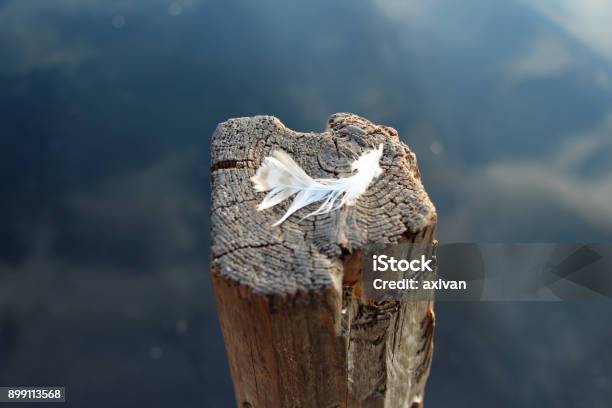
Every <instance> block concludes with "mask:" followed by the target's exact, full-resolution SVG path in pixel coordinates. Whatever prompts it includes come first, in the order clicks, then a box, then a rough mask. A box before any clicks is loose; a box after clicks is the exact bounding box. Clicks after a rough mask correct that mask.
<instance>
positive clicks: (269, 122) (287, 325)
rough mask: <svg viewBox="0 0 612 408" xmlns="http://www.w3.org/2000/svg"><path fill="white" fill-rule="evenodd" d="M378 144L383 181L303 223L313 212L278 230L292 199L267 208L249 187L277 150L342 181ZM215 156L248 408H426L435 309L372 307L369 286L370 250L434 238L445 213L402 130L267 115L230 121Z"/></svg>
mask: <svg viewBox="0 0 612 408" xmlns="http://www.w3.org/2000/svg"><path fill="white" fill-rule="evenodd" d="M379 143H384V150H383V157H382V159H381V162H380V165H381V167H382V169H383V171H384V172H383V174H382V175H381V176H380V177H378V178H377V179H376V180H375V181H374V182H373V183H372V184H371V185H370V186H369V188H368V189H367V191H366V192H365V193H364V194H363V195H362V196H361V197H360V198H359V200H358V201H357V203H356V205H354V206H348V207H347V206H345V207H343V208H342V209H340V210H337V211H333V212H331V213H327V214H322V215H318V216H315V217H312V218H305V219H302V217H304V216H305V215H306V214H308V213H309V212H310V211H312V210H313V209H314V208H316V204H314V205H313V206H311V207H309V208H306V209H302V210H300V211H298V212H297V213H296V214H294V215H292V216H291V217H289V218H288V219H287V220H286V221H285V222H283V223H282V224H280V225H279V226H272V225H273V224H274V223H275V221H276V220H278V219H279V218H280V217H281V216H282V215H283V213H284V212H285V210H286V208H287V206H288V205H289V204H290V202H291V200H288V201H287V202H286V203H282V204H280V205H278V206H276V207H273V208H270V209H267V210H265V211H257V204H258V203H259V202H260V201H261V199H262V198H263V196H264V195H265V194H264V193H257V192H255V190H254V189H253V184H252V183H251V181H250V178H251V177H252V176H253V175H254V174H255V172H256V170H257V168H258V167H259V166H260V165H261V162H262V160H263V159H264V158H265V157H267V156H269V155H270V154H271V153H272V152H273V151H274V150H283V151H285V152H286V153H287V154H288V155H290V156H291V157H292V158H293V159H294V160H295V161H296V162H297V163H298V164H299V165H300V166H301V167H302V168H303V169H304V170H305V171H306V173H307V174H309V175H310V176H312V177H316V178H339V177H347V176H350V175H351V172H352V171H351V163H352V162H353V161H354V160H355V158H356V157H358V156H359V155H360V154H362V153H363V152H365V151H367V150H369V149H371V148H372V147H373V146H377V145H378V144H379ZM211 152H212V162H211V166H212V167H211V183H212V207H211V217H212V219H211V240H212V249H211V273H212V279H213V287H214V291H215V301H216V305H217V311H218V315H219V320H220V323H221V328H222V331H223V335H224V338H225V345H226V349H227V354H228V359H229V364H230V368H231V372H232V379H233V382H234V389H235V395H236V403H237V406H239V407H241V408H247V407H254V408H260V407H261V408H269V407H316V408H332V407H409V408H417V407H421V406H422V403H423V392H424V387H425V381H426V379H427V376H428V373H429V367H430V364H431V356H432V347H433V346H432V336H433V325H434V317H433V311H432V308H433V305H432V302H428V301H420V302H405V301H386V302H380V303H375V302H368V301H367V300H365V299H363V297H362V291H361V282H360V268H361V253H362V252H361V251H362V249H363V248H364V247H365V246H366V245H369V244H375V243H376V244H388V243H399V242H406V241H409V242H422V243H433V242H434V230H435V224H436V212H435V208H434V206H433V205H432V203H431V202H430V200H429V198H428V196H427V194H426V192H425V190H424V188H423V186H422V184H421V181H420V175H419V170H418V167H417V163H416V158H415V155H414V154H413V153H412V152H411V151H410V150H409V148H408V147H407V146H406V145H404V144H403V143H402V142H401V141H400V139H399V136H398V134H397V132H396V131H395V130H394V129H392V128H389V127H385V126H378V125H374V124H372V123H370V122H369V121H367V120H365V119H363V118H361V117H359V116H356V115H352V114H346V113H341V114H335V115H332V116H331V117H330V118H329V119H328V122H327V127H326V130H325V131H324V132H322V133H301V132H296V131H293V130H290V129H288V128H286V127H285V126H284V125H283V124H282V123H281V122H280V121H279V120H278V119H276V118H274V117H271V116H256V117H251V118H238V119H230V120H228V121H226V122H224V123H221V124H220V125H219V126H218V127H217V129H216V130H215V133H214V135H213V140H212V148H211ZM312 207H314V208H312Z"/></svg>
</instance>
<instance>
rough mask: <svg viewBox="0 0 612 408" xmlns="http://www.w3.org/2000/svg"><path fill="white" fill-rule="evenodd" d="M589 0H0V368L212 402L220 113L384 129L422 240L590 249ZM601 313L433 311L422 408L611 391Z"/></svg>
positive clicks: (593, 35) (609, 146) (609, 187)
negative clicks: (414, 167) (404, 167)
mask: <svg viewBox="0 0 612 408" xmlns="http://www.w3.org/2000/svg"><path fill="white" fill-rule="evenodd" d="M609 21H612V6H611V5H608V4H607V3H604V2H599V1H596V0H586V1H581V2H573V1H570V0H561V1H559V2H555V3H554V5H553V4H550V3H547V2H543V1H539V0H525V1H496V2H490V1H485V0H469V1H462V2H457V1H450V0H439V1H425V2H420V1H414V0H407V1H395V0H371V1H363V2H355V1H349V0H344V1H333V2H332V1H323V0H314V1H308V2H283V1H267V0H266V1H263V0H260V1H246V0H244V1H225V0H183V1H168V0H148V1H145V0H132V1H128V0H117V1H107V0H83V1H76V0H49V1H40V0H0V385H65V386H66V389H67V395H68V400H69V402H70V404H69V405H70V406H77V407H169V406H175V407H202V406H206V407H224V406H232V404H233V395H232V388H231V380H230V377H229V371H228V367H227V363H226V360H225V351H224V348H223V342H222V338H221V334H220V330H219V326H218V322H217V321H216V315H215V311H214V307H213V302H212V297H211V289H210V284H209V275H208V266H207V264H208V246H209V243H208V228H209V225H208V200H209V181H208V177H209V170H208V169H209V157H208V155H209V149H208V144H209V139H210V135H211V133H212V131H213V130H214V127H215V125H216V124H217V123H218V122H220V121H223V120H225V119H227V118H229V117H233V116H249V115H254V114H273V115H276V116H278V117H279V118H280V119H281V120H282V121H283V122H284V123H285V124H286V125H287V126H289V127H291V128H294V129H297V130H321V129H322V128H323V126H324V123H325V120H326V118H327V116H328V115H330V114H332V113H334V112H339V111H351V112H355V113H357V114H360V115H362V116H365V117H367V118H369V119H371V120H372V121H374V122H377V123H383V124H386V125H390V126H393V127H395V128H397V129H398V131H399V132H400V135H401V136H402V138H403V140H404V141H405V142H406V143H407V144H408V145H409V146H410V147H411V148H412V149H413V150H414V151H415V152H416V154H417V156H418V159H419V163H420V167H421V172H422V174H423V182H424V184H425V186H426V188H427V190H428V191H429V193H430V195H431V197H432V200H433V201H434V203H435V204H436V206H437V208H438V212H439V219H440V224H439V229H438V230H439V232H438V238H439V239H440V240H441V241H443V242H451V241H489V242H512V241H517V242H531V241H533V242H576V241H587V242H610V241H612V205H611V204H610V203H611V202H612V160H611V158H612V66H611V63H612V45H611V43H610V41H609V38H612V28H611V27H612V25H610V24H609ZM611 312H612V307H611V304H610V303H605V302H600V303H596V302H582V303H570V302H562V303H546V304H544V303H471V304H467V303H465V304H458V303H441V304H439V305H438V306H437V317H438V324H437V332H436V346H435V347H436V348H435V357H434V363H433V369H432V374H431V378H430V381H429V384H428V388H427V400H426V401H427V405H428V406H429V407H449V406H452V407H491V406H496V407H517V406H521V407H589V408H597V407H609V406H611V404H612V349H611V348H610V344H611V343H612V319H611V318H610V313H611Z"/></svg>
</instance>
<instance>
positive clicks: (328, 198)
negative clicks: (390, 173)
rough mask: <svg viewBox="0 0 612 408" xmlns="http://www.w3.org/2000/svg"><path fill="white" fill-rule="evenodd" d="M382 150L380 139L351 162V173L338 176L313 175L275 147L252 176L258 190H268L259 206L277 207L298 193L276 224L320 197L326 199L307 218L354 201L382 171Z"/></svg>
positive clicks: (263, 208)
mask: <svg viewBox="0 0 612 408" xmlns="http://www.w3.org/2000/svg"><path fill="white" fill-rule="evenodd" d="M382 153H383V144H382V143H381V144H380V145H379V146H378V148H374V149H372V150H370V151H369V152H366V153H364V154H362V155H361V156H360V157H359V158H358V159H357V160H355V161H354V162H353V163H352V165H351V169H352V170H353V171H354V174H353V175H352V176H349V177H344V178H339V179H313V178H312V177H310V176H309V175H308V174H306V172H305V171H304V170H303V169H302V168H301V167H300V166H299V165H298V164H297V163H296V162H295V161H293V159H292V158H291V157H290V156H289V155H288V154H287V153H285V152H283V151H280V150H276V151H274V152H273V153H272V156H269V157H266V158H265V159H264V161H263V163H262V164H261V166H260V167H259V169H257V172H256V173H255V175H254V176H253V177H251V181H252V182H253V184H254V188H255V191H259V192H263V191H269V193H268V194H267V195H266V196H265V197H264V199H263V201H262V202H261V203H260V204H259V206H258V207H257V209H258V210H259V211H262V210H265V209H267V208H270V207H274V206H275V205H277V204H279V203H281V202H282V201H284V200H286V199H287V198H289V197H291V196H292V195H294V194H297V195H296V196H295V198H294V200H293V202H292V203H291V205H290V206H289V208H288V209H287V211H286V212H285V215H283V217H282V218H281V219H280V220H278V221H277V222H276V223H275V224H274V225H279V224H280V223H282V222H283V221H285V220H286V219H287V218H288V217H289V216H290V215H291V214H293V213H294V212H296V211H297V210H299V209H300V208H303V207H305V206H307V205H309V204H312V203H314V202H317V201H323V203H322V204H321V205H320V206H319V208H317V209H316V210H315V211H313V212H311V213H310V214H308V215H306V216H305V217H304V218H306V217H311V216H313V215H318V214H325V213H328V212H330V211H334V210H337V209H339V208H340V207H342V206H343V205H349V206H350V205H355V203H356V202H357V199H358V198H359V196H361V195H362V194H363V193H364V192H365V191H366V190H367V188H368V186H369V185H370V183H371V182H372V181H373V180H374V179H375V178H376V177H378V176H380V175H381V174H382V172H383V171H382V169H381V168H380V164H379V162H380V158H381V157H382Z"/></svg>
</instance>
